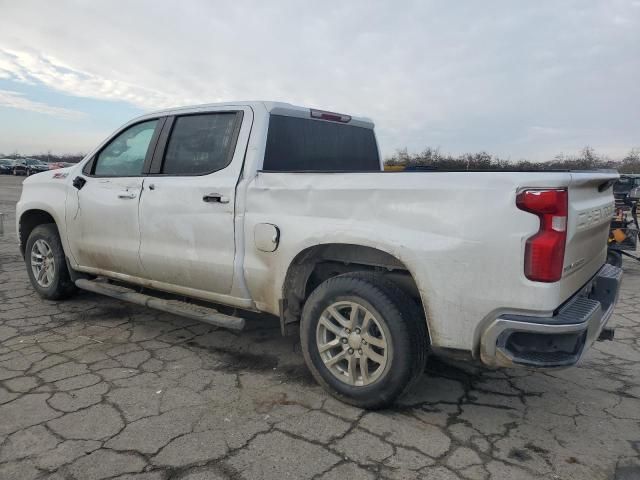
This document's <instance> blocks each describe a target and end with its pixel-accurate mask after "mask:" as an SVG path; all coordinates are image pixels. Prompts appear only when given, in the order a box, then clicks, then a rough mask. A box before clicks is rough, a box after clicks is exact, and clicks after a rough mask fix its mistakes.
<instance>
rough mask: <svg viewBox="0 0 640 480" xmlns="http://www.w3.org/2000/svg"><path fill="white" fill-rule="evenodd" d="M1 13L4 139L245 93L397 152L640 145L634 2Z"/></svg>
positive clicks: (90, 138)
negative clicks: (346, 127) (338, 115)
mask: <svg viewBox="0 0 640 480" xmlns="http://www.w3.org/2000/svg"><path fill="white" fill-rule="evenodd" d="M0 18H2V22H1V25H0V152H5V153H11V152H13V151H15V150H18V151H20V152H23V153H37V152H42V151H46V150H51V151H52V152H79V151H81V152H86V151H88V150H89V149H90V148H92V147H93V146H95V144H97V143H98V142H99V141H101V140H102V139H104V138H105V137H106V136H107V135H109V134H110V133H111V132H112V131H113V130H115V129H116V128H117V127H118V126H119V125H120V124H122V123H124V122H125V121H127V120H129V119H130V118H132V117H134V116H136V115H138V114H141V113H143V112H146V111H150V110H154V109H158V108H162V107H166V106H179V105H184V104H194V103H209V102H218V101H228V100H250V99H266V100H281V101H287V102H291V103H295V104H301V105H307V106H313V107H319V108H324V109H327V110H333V111H337V112H344V113H349V114H358V115H365V116H368V117H371V118H372V119H373V120H374V121H375V123H376V128H377V131H378V137H379V142H380V145H381V148H382V150H383V152H384V153H385V155H389V154H391V153H393V152H394V151H395V149H397V148H401V147H407V148H408V149H409V150H410V151H419V150H421V149H423V148H424V147H426V146H432V147H439V148H440V149H441V150H442V151H444V152H451V153H463V152H470V151H478V150H486V151H488V152H490V153H495V154H498V155H500V156H502V157H504V158H511V159H514V160H515V159H520V158H530V159H534V160H544V159H550V158H552V157H553V156H554V155H555V154H557V153H560V152H564V153H575V152H577V151H579V150H580V149H581V148H582V147H583V146H585V145H587V144H588V145H591V146H593V147H594V148H596V150H597V151H599V152H600V153H606V154H608V155H610V156H611V157H614V158H619V157H621V156H623V155H624V154H625V153H627V152H628V151H629V150H630V149H631V148H633V147H639V146H640V0H609V1H595V0H574V1H572V0H567V1H559V0H549V1H540V0H538V1H529V2H524V1H517V2H516V1H511V0H505V1H492V0H487V1H476V0H469V1H461V0H456V1H448V0H441V1H415V2H401V1H394V2H387V1H385V2H382V1H380V2H373V1H361V2H357V1H335V2H334V1H328V0H323V1H313V2H311V1H309V2H305V1H291V2H284V1H277V0H272V1H256V2H249V1H246V2H245V1H240V0H236V1H233V2H231V1H229V2H217V1H213V0H201V1H198V0H190V1H186V2H166V1H158V0H155V1H127V2H125V1H102V2H97V1H86V2H69V1H60V0H56V1H55V2H52V1H42V2H32V1H27V0H21V1H14V0H0Z"/></svg>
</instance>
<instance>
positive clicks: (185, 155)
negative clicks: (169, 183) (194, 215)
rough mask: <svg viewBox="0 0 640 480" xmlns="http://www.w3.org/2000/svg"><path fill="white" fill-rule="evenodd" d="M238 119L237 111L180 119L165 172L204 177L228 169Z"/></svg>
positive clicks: (164, 165) (173, 130)
mask: <svg viewBox="0 0 640 480" xmlns="http://www.w3.org/2000/svg"><path fill="white" fill-rule="evenodd" d="M238 120H239V115H238V114H237V113H236V112H220V113H207V114H204V115H188V116H184V117H177V118H176V120H175V123H174V125H173V129H172V131H171V136H170V137H169V143H168V144H167V149H166V153H165V156H164V162H163V165H162V173H164V174H167V175H204V174H207V173H212V172H215V171H218V170H222V169H223V168H225V167H226V166H227V165H229V163H230V162H231V157H232V156H233V150H234V148H233V147H234V146H235V140H236V136H237V135H236V134H235V133H236V126H237V125H238V124H239V122H238Z"/></svg>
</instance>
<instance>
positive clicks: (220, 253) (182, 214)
mask: <svg viewBox="0 0 640 480" xmlns="http://www.w3.org/2000/svg"><path fill="white" fill-rule="evenodd" d="M252 120H253V114H252V111H251V109H250V108H248V107H237V108H231V107H224V108H222V107H221V108H218V109H213V110H207V111H205V112H195V113H191V114H185V115H178V116H172V117H169V118H168V119H167V122H166V124H165V126H164V129H163V131H162V134H161V136H160V142H159V145H158V148H157V149H156V154H155V155H154V159H153V162H152V165H151V169H150V172H149V176H148V177H147V178H146V179H145V182H144V195H142V198H141V201H140V235H141V243H140V259H141V262H142V266H143V268H144V271H145V275H146V276H147V278H148V279H150V280H154V281H157V282H161V283H163V284H165V285H173V286H176V287H181V288H183V289H184V288H189V289H195V290H200V291H205V292H212V293H217V294H228V293H229V292H230V291H231V285H232V282H233V271H234V260H235V235H234V212H235V201H236V185H237V183H238V178H239V176H240V174H241V172H242V164H243V160H244V154H245V149H246V146H247V141H248V138H249V131H250V128H251V123H252ZM168 289H170V290H171V288H168Z"/></svg>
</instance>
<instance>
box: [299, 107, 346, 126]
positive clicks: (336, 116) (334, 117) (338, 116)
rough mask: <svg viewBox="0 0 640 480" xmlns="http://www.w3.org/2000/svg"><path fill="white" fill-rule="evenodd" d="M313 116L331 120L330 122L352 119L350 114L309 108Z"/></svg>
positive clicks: (344, 121) (343, 121)
mask: <svg viewBox="0 0 640 480" xmlns="http://www.w3.org/2000/svg"><path fill="white" fill-rule="evenodd" d="M309 112H310V114H311V118H319V119H320V120H329V121H330V122H340V123H349V122H350V121H351V116H350V115H344V114H342V113H335V112H325V111H324V110H315V109H313V108H312V109H310V110H309Z"/></svg>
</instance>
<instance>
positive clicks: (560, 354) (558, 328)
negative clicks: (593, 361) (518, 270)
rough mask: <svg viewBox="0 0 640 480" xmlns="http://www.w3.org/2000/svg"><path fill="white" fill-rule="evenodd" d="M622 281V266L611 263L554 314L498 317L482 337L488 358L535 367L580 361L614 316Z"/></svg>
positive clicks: (498, 363) (492, 362) (492, 363)
mask: <svg viewBox="0 0 640 480" xmlns="http://www.w3.org/2000/svg"><path fill="white" fill-rule="evenodd" d="M621 281H622V269H620V268H617V267H614V266H613V265H608V264H607V265H605V266H603V267H602V268H601V269H600V271H599V272H598V273H597V274H596V275H595V277H593V279H592V280H591V281H590V282H589V283H588V284H587V285H586V286H585V287H584V288H582V289H580V291H579V292H577V293H576V294H575V295H574V296H573V297H571V298H570V299H569V300H568V301H567V302H566V303H565V304H564V305H563V306H562V307H560V308H559V309H558V310H557V311H556V313H555V315H553V316H551V317H531V316H525V315H502V316H500V317H498V318H496V319H495V320H494V321H493V322H492V323H491V324H490V325H489V327H487V329H486V330H485V331H484V333H483V335H482V337H481V342H480V358H481V360H482V362H483V363H485V364H486V365H490V366H502V367H513V366H523V367H532V368H554V367H567V366H570V365H574V364H575V363H576V362H578V360H579V359H580V357H581V356H582V355H583V353H584V351H585V350H586V348H588V347H589V346H590V345H591V344H592V343H593V342H594V341H595V340H596V339H597V338H598V336H599V335H600V332H601V331H602V329H603V328H604V326H605V325H606V323H607V322H608V321H609V318H611V315H612V314H613V309H614V307H615V304H616V302H617V300H618V295H619V291H620V283H621Z"/></svg>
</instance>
